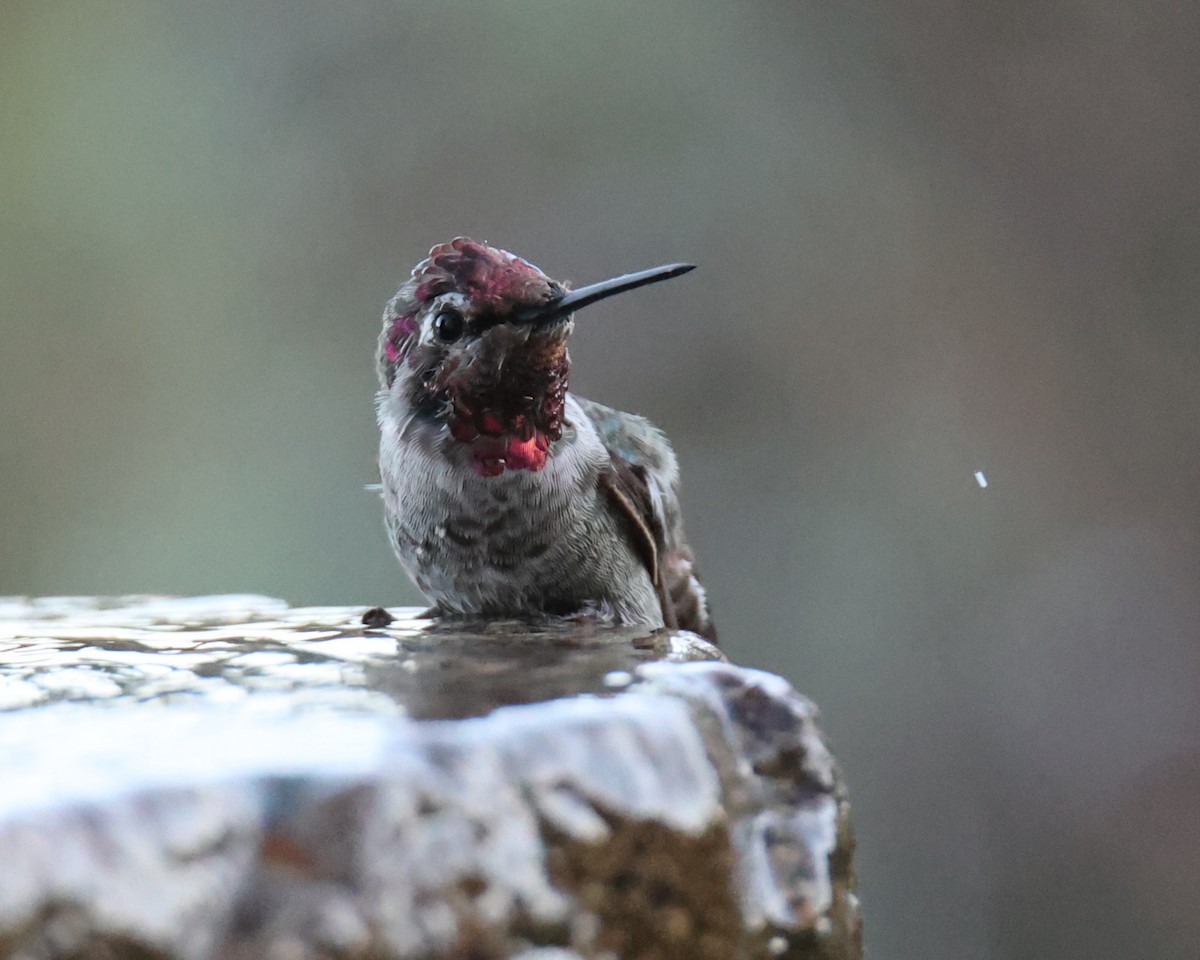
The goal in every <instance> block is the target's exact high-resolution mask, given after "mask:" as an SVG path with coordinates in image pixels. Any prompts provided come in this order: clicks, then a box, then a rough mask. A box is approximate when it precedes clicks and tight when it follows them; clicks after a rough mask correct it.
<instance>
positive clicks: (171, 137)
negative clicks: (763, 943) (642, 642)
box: [0, 0, 1200, 960]
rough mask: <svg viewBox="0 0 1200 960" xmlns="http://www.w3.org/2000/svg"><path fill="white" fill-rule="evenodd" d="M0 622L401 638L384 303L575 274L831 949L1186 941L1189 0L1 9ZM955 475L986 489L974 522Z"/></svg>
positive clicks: (965, 958) (130, 1) (1022, 953)
mask: <svg viewBox="0 0 1200 960" xmlns="http://www.w3.org/2000/svg"><path fill="white" fill-rule="evenodd" d="M0 37H2V39H0V83H2V85H3V96H2V98H0V118H2V126H3V136H2V137H0V171H2V177H3V191H2V195H0V249H2V251H3V256H2V257H0V284H2V286H0V295H2V296H0V310H2V314H0V399H2V405H0V593H33V594H47V593H130V592H137V593H141V592H160V591H161V592H173V593H189V594H193V593H207V592H219V591H238V592H251V591H252V592H264V593H270V594H276V595H280V596H283V597H286V598H288V599H289V600H291V601H293V602H295V603H300V604H306V603H322V604H324V603H355V604H368V603H369V604H374V603H380V602H385V603H390V604H397V603H402V602H415V601H416V600H417V596H416V594H415V593H414V592H413V590H412V588H411V587H410V586H409V585H408V584H407V583H406V582H405V581H403V580H402V577H401V575H400V573H399V571H398V568H397V567H396V565H395V563H394V562H393V560H392V559H391V557H390V554H389V552H388V548H387V545H386V542H385V539H384V536H383V533H382V528H381V521H380V506H379V503H378V501H377V498H375V497H374V496H372V495H371V494H368V493H366V492H364V490H363V486H364V484H366V483H369V482H371V481H372V480H373V479H375V466H374V446H375V431H374V424H373V417H372V407H371V398H372V392H373V390H374V381H373V371H372V352H373V349H374V342H375V337H376V333H377V329H378V323H379V314H380V311H381V308H382V304H383V303H384V302H385V300H386V299H387V298H388V297H389V295H390V294H391V293H392V291H393V290H394V288H395V287H396V286H397V285H398V284H399V282H400V281H401V280H402V279H403V278H404V277H405V276H406V275H407V272H408V270H409V268H410V267H411V265H412V264H413V263H414V262H415V261H416V260H418V259H420V258H421V257H422V256H423V255H424V253H425V251H426V250H427V249H428V248H429V246H430V245H431V244H433V243H434V242H437V241H441V240H444V239H447V238H449V237H451V236H454V235H456V234H468V235H473V236H476V237H479V238H482V239H487V240H489V241H491V242H493V243H495V244H497V245H500V246H504V247H507V248H509V249H512V250H514V251H516V252H519V253H521V254H522V255H524V256H526V257H527V258H529V259H531V260H533V261H534V262H536V263H538V264H540V265H541V266H543V267H544V268H545V269H546V270H547V271H548V272H550V273H551V274H552V275H555V276H558V277H562V278H566V279H571V280H573V281H575V282H586V281H590V280H594V279H599V278H601V277H605V276H609V275H611V274H615V273H619V272H623V271H625V270H629V269H636V268H640V267H644V266H648V265H651V264H654V263H659V262H662V261H665V260H673V259H690V260H694V261H696V262H698V263H700V264H701V265H702V269H701V270H698V271H697V272H696V273H694V274H692V275H690V276H689V277H687V278H686V279H684V280H679V281H676V282H672V283H671V284H668V285H664V286H662V287H656V288H654V289H651V290H646V291H641V292H639V293H637V294H633V295H630V296H628V297H625V298H619V299H617V300H613V301H610V302H609V303H607V304H606V305H604V306H603V307H598V308H594V311H591V312H589V313H587V314H586V315H584V316H583V317H582V318H581V321H580V323H579V325H578V328H577V335H576V338H575V345H574V347H573V356H574V359H575V364H576V366H575V374H574V385H575V387H576V388H577V389H578V391H579V392H580V393H582V394H584V395H586V396H591V397H594V398H596V399H599V400H602V401H605V402H608V403H613V404H616V405H618V406H620V407H623V408H625V409H630V410H635V411H638V412H641V413H644V414H646V415H649V416H651V417H652V418H653V419H655V420H656V421H657V422H658V423H659V424H661V425H662V426H663V427H664V428H665V429H666V430H667V432H668V433H669V435H670V436H671V437H672V438H673V440H674V442H675V445H676V447H677V449H678V452H679V456H680V459H681V461H682V463H683V469H684V478H685V494H686V506H687V510H688V515H689V517H690V528H691V535H692V538H693V539H694V541H695V547H696V551H697V553H698V555H699V558H700V561H701V564H702V570H703V572H704V574H705V579H706V582H707V584H708V587H709V590H710V593H711V596H712V598H713V600H714V603H715V607H716V612H717V617H718V624H719V627H720V629H721V631H722V634H723V637H724V640H725V644H726V646H727V648H728V650H729V652H730V653H731V654H732V655H733V656H734V657H735V658H736V659H738V660H739V661H742V662H746V663H751V664H756V665H761V666H764V667H767V668H770V669H772V670H776V671H779V672H782V673H784V674H786V675H787V676H788V677H789V678H791V679H792V680H793V682H795V683H796V684H797V686H799V687H800V688H801V689H802V690H803V691H805V692H806V693H808V694H810V695H811V696H813V697H814V698H815V699H816V700H817V701H818V702H819V703H820V704H821V705H822V707H823V711H824V717H825V724H826V727H827V729H828V731H829V734H830V736H831V737H832V740H833V742H834V745H835V747H836V749H837V752H838V755H839V756H840V758H841V759H842V761H843V763H844V765H845V767H846V770H847V773H848V776H849V780H850V784H851V787H852V791H853V793H852V797H853V800H854V804H855V811H856V817H857V824H858V830H859V834H860V852H859V858H858V863H859V868H860V871H861V875H862V894H863V897H864V901H865V906H866V916H867V944H868V950H869V955H870V956H871V957H877V958H889V960H903V958H912V960H918V958H921V960H927V958H946V960H975V958H980V960H982V958H989V960H990V958H996V960H999V958H1032V957H1047V958H1050V957H1053V958H1056V960H1070V958H1080V960H1083V958H1087V960H1095V958H1102V957H1139V958H1159V957H1161V958H1179V957H1185V956H1186V957H1192V956H1197V955H1200V946H1198V944H1200V693H1198V691H1200V643H1198V634H1200V591H1198V589H1197V583H1198V575H1200V514H1198V512H1197V499H1198V495H1200V430H1198V419H1200V418H1198V414H1200V376H1198V371H1197V361H1198V360H1200V323H1198V319H1200V317H1198V307H1200V270H1198V263H1200V109H1198V104H1200V68H1198V67H1197V50H1198V49H1200V47H1198V43H1200V5H1196V4H1193V3H1186V2H1183V0H1179V2H1168V0H1160V2H1155V0H1150V2H1146V3H1140V4H1131V3H1125V2H1120V0H1043V2H1040V3H1023V2H1018V0H998V2H994V3H982V4H966V3H951V2H946V0H889V2H884V0H857V2H855V0H827V2H822V3H794V2H792V3H788V2H779V0H764V2H752V3H746V4H728V3H718V2H708V0H706V2H697V0H689V2H684V0H665V2H659V3H655V4H645V3H639V2H632V0H614V2H611V3H609V2H601V3H597V2H594V0H586V2H584V0H513V2H505V3H479V2H460V3H446V2H440V0H412V2H395V0H392V2H387V0H350V2H339V3H330V2H317V0H289V2H286V3H285V2H282V0H274V2H272V0H254V2H248V3H224V2H214V3H190V2H186V0H143V2H139V0H119V2H107V0H86V2H84V0H57V2H54V3H44V2H35V0H8V2H7V3H5V4H4V6H3V9H2V10H0ZM976 471H982V473H983V475H984V477H986V482H987V486H986V487H984V486H981V485H980V483H979V481H978V480H977V479H976V476H975V474H976Z"/></svg>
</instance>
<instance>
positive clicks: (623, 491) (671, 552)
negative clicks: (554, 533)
mask: <svg viewBox="0 0 1200 960" xmlns="http://www.w3.org/2000/svg"><path fill="white" fill-rule="evenodd" d="M609 454H610V456H611V458H612V465H613V469H612V471H611V472H609V473H606V474H604V475H602V477H601V486H602V488H603V489H604V491H605V492H606V493H607V494H608V496H609V498H610V500H611V501H612V503H613V504H614V505H615V506H616V507H617V508H618V509H619V510H620V512H621V514H622V515H623V516H624V517H625V518H626V520H627V521H628V523H627V527H628V530H629V532H630V536H631V539H632V540H633V543H634V546H635V548H636V549H637V551H638V555H639V556H640V557H641V558H642V562H643V563H644V564H645V565H646V569H647V570H648V571H649V573H650V577H651V579H652V581H653V582H654V587H655V590H656V591H657V592H658V601H659V605H660V606H661V607H662V615H663V624H664V625H665V626H666V627H668V628H669V629H672V630H674V629H677V628H682V629H684V630H692V631H694V632H696V633H699V634H701V635H702V636H705V637H707V638H708V639H709V640H712V641H713V642H716V631H715V630H714V629H713V625H712V621H711V620H709V619H708V616H707V612H706V611H705V609H704V604H703V601H702V599H701V597H700V596H699V595H698V594H697V593H696V590H695V589H694V586H693V578H692V555H691V552H690V551H689V550H688V549H687V547H686V546H683V545H679V546H676V547H674V548H668V547H667V545H666V535H665V532H664V531H663V528H662V520H661V518H660V517H659V516H658V514H657V512H656V511H655V510H654V500H653V498H652V497H651V495H650V485H649V481H648V480H647V478H646V470H645V468H644V467H642V466H641V465H640V464H634V463H630V462H629V461H628V460H626V459H625V458H624V457H622V456H621V455H620V454H618V453H616V452H614V451H612V450H609Z"/></svg>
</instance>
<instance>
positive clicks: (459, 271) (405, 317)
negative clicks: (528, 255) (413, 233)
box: [377, 237, 692, 476]
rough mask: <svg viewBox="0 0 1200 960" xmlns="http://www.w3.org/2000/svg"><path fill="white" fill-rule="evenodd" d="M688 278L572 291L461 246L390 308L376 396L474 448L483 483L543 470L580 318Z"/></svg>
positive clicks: (682, 269)
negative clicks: (631, 294)
mask: <svg viewBox="0 0 1200 960" xmlns="http://www.w3.org/2000/svg"><path fill="white" fill-rule="evenodd" d="M691 269H692V267H691V266H690V265H688V264H671V265H668V266H663V267H655V268H653V269H651V270H645V271H642V272H641V273H634V274H626V275H625V276H622V277H617V278H615V279H613V280H606V281H603V282H601V283H597V284H592V285H590V286H587V287H583V288H581V289H579V290H569V289H568V288H567V287H566V286H565V285H564V284H562V283H559V282H558V281H557V280H552V279H550V278H549V277H547V276H546V275H545V274H544V273H542V271H541V270H539V269H538V268H537V267H535V266H534V265H533V264H531V263H529V262H528V261H527V260H523V259H521V258H520V257H518V256H515V255H513V254H511V253H509V252H507V251H506V250H500V249H497V248H495V247H489V246H487V245H485V244H482V243H479V242H477V241H475V240H470V239H467V238H466V237H457V238H456V239H454V240H451V241H450V242H449V243H442V244H439V245H438V246H436V247H434V248H433V249H432V250H430V251H429V256H428V257H427V258H426V259H424V260H422V261H421V262H420V263H418V264H417V265H416V266H415V267H414V268H413V271H412V276H411V277H410V278H409V279H408V281H407V282H406V283H405V284H404V286H402V287H401V288H400V290H399V291H398V292H397V293H396V295H395V296H394V297H393V298H392V299H391V301H390V302H389V303H388V305H387V309H386V310H385V311H384V315H383V332H382V333H381V334H380V337H379V351H378V355H377V367H378V371H379V380H380V385H381V386H382V388H383V390H384V391H385V392H387V393H399V394H402V395H403V399H404V400H405V401H406V402H407V404H408V406H409V407H410V408H411V409H412V410H413V412H414V415H415V416H420V417H424V418H426V419H428V420H431V421H434V422H437V423H440V424H442V425H444V427H445V429H446V430H447V431H448V434H449V436H450V437H451V438H453V440H455V441H458V442H460V443H464V444H470V445H471V448H472V453H473V457H472V464H473V465H474V467H475V469H476V470H477V471H478V472H479V473H481V474H483V475H484V476H495V475H497V474H500V473H503V472H504V470H506V469H509V470H519V469H523V470H540V469H542V467H543V466H545V464H546V457H547V455H548V451H549V449H550V444H551V443H553V442H554V441H555V440H557V439H559V437H560V436H561V435H562V419H563V408H564V405H565V403H566V393H567V377H568V374H569V372H570V366H571V362H570V358H569V357H568V355H567V338H568V337H569V336H570V333H571V329H572V326H573V323H574V319H573V314H574V312H575V311H576V310H578V309H579V308H580V307H584V306H587V305H588V304H591V303H595V302H596V301H597V300H602V299H604V298H605V297H609V296H612V295H613V294H616V293H622V292H624V291H625V290H632V289H634V288H636V287H640V286H643V285H644V284H647V283H655V282H657V281H659V280H666V279H668V278H670V277H675V276H679V275H680V274H681V273H686V272H687V271H688V270H691Z"/></svg>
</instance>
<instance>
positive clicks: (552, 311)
mask: <svg viewBox="0 0 1200 960" xmlns="http://www.w3.org/2000/svg"><path fill="white" fill-rule="evenodd" d="M695 269H696V265H695V264H694V263H665V264H663V265H662V266H661V267H651V268H650V269H649V270H639V271H638V272H637V273H626V274H623V275H621V276H619V277H613V278H612V279H611V280H601V281H600V282H599V283H591V284H588V285H587V286H586V287H580V288H579V289H578V290H571V291H568V293H567V295H566V296H565V297H563V298H562V299H561V300H557V301H555V302H554V303H548V304H546V306H544V307H542V308H541V309H540V310H538V311H537V312H536V313H531V314H530V315H529V316H528V317H526V318H524V319H527V320H529V321H533V322H537V323H546V322H548V321H551V320H556V319H558V318H559V317H565V316H566V315H567V314H569V313H574V312H575V311H576V310H579V309H580V308H581V307H586V306H589V305H590V304H593V303H595V302H596V301H597V300H603V299H604V298H605V297H612V296H615V295H616V294H618V293H624V292H625V291H627V290H636V289H637V288H638V287H644V286H646V284H648V283H658V282H659V281H660V280H670V279H671V278H672V277H679V276H682V275H683V274H685V273H688V272H690V271H692V270H695Z"/></svg>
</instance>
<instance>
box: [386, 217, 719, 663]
mask: <svg viewBox="0 0 1200 960" xmlns="http://www.w3.org/2000/svg"><path fill="white" fill-rule="evenodd" d="M692 269H694V268H693V266H692V265H691V264H684V263H675V264H667V265H664V266H661V267H653V268H651V269H649V270H642V271H640V272H637V273H629V274H625V275H623V276H619V277H616V278H614V279H611V280H604V281H601V282H600V283H594V284H590V285H588V286H585V287H580V288H578V289H570V287H569V286H568V285H567V284H566V283H561V282H559V281H557V280H552V279H551V278H550V277H548V276H546V274H545V273H543V272H542V270H541V269H539V268H538V267H536V266H534V265H533V264H532V263H530V262H529V261H527V260H524V259H522V258H521V257H518V256H516V255H514V254H512V253H509V252H508V251H506V250H501V249H498V248H496V247H491V246H488V245H487V244H485V243H480V242H478V241H475V240H471V239H469V238H466V237H457V238H455V239H453V240H451V241H450V242H448V243H442V244H438V245H437V246H435V247H433V248H432V249H431V250H430V251H429V255H428V257H427V258H426V259H424V260H422V261H421V262H420V263H418V264H417V265H416V266H415V267H414V268H413V270H412V275H411V277H410V278H409V279H408V280H407V281H406V282H405V283H404V285H403V286H401V287H400V289H399V291H398V292H397V293H396V295H395V296H394V297H392V299H391V300H390V301H389V302H388V304H387V307H386V309H385V310H384V314H383V331H382V333H381V334H380V336H379V344H378V351H377V354H376V368H377V372H378V374H379V388H380V389H379V392H378V394H377V395H376V414H377V419H378V423H379V430H380V438H379V470H380V479H381V481H382V483H381V487H382V494H383V501H384V512H385V518H386V523H387V529H388V534H389V537H390V540H391V544H392V547H393V549H394V551H395V553H396V556H397V558H398V559H399V561H400V565H401V566H402V567H403V568H404V569H405V571H406V572H407V573H408V574H409V576H410V577H411V578H412V580H413V582H414V583H415V584H416V585H417V587H418V589H420V590H421V592H422V593H423V594H425V596H426V597H427V598H428V599H429V600H430V601H431V602H432V603H433V607H432V608H431V611H430V613H431V615H435V616H441V617H450V618H454V617H506V618H507V617H518V618H530V617H533V618H536V617H540V616H574V615H581V616H588V617H599V618H601V619H603V620H605V621H608V622H612V623H616V624H627V625H632V624H638V625H644V626H647V627H651V628H658V627H664V626H665V627H668V628H672V629H686V630H691V631H694V632H696V633H698V634H701V635H702V636H705V637H707V638H709V639H710V640H713V641H715V640H716V633H715V630H714V629H713V624H712V619H711V618H710V616H709V610H708V601H707V598H706V596H705V592H704V588H703V587H702V586H701V585H700V581H699V580H698V579H697V577H696V572H695V569H694V566H693V558H692V552H691V550H690V549H689V548H688V545H687V542H686V540H685V539H684V532H683V519H682V515H681V510H680V499H679V467H678V463H677V461H676V458H675V453H674V451H673V450H672V449H671V445H670V443H669V442H668V440H667V438H666V436H665V435H664V434H663V433H662V431H660V430H659V429H658V428H657V427H655V426H654V425H653V424H652V423H650V422H649V421H648V420H646V419H644V418H642V417H640V416H636V415H634V414H631V413H623V412H621V411H619V410H615V409H613V408H611V407H607V406H604V405H602V404H599V403H596V402H594V401H591V400H586V399H584V398H583V397H580V396H577V395H576V394H574V393H572V392H571V391H570V389H569V388H568V379H569V376H570V372H571V360H570V357H569V355H568V352H567V343H568V340H569V339H570V336H571V332H572V330H573V328H574V322H575V321H574V315H575V312H576V311H578V310H580V309H582V308H583V307H586V306H590V305H591V304H594V303H597V302H599V301H600V300H603V299H605V298H607V297H611V296H614V295H616V294H618V293H624V292H626V291H628V290H634V289H636V288H638V287H641V286H644V285H646V284H651V283H658V282H660V281H662V280H667V279H670V278H672V277H678V276H680V275H681V274H684V273H687V272H688V271H690V270H692Z"/></svg>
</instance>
